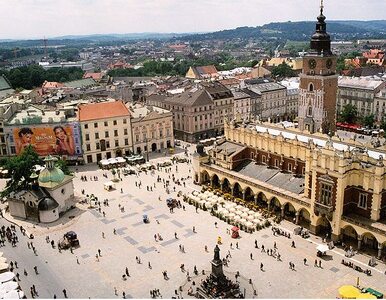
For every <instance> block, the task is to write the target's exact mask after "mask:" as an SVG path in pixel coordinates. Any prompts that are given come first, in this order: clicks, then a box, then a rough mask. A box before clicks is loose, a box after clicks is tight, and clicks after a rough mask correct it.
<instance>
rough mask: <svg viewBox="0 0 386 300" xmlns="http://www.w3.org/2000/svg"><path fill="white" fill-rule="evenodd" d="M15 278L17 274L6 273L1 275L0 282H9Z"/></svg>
mask: <svg viewBox="0 0 386 300" xmlns="http://www.w3.org/2000/svg"><path fill="white" fill-rule="evenodd" d="M14 277H15V274H13V273H12V272H5V273H1V274H0V282H7V281H10V280H12V279H13V278H14Z"/></svg>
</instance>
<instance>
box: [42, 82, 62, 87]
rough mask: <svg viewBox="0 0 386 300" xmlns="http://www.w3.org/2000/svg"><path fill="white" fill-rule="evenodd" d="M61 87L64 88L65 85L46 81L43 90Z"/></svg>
mask: <svg viewBox="0 0 386 300" xmlns="http://www.w3.org/2000/svg"><path fill="white" fill-rule="evenodd" d="M59 87H64V84H63V83H60V82H55V81H44V82H43V85H42V88H43V89H50V88H51V89H53V88H59Z"/></svg>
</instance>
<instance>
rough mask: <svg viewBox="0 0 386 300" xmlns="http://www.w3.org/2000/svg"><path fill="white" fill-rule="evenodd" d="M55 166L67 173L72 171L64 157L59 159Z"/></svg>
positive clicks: (69, 173)
mask: <svg viewBox="0 0 386 300" xmlns="http://www.w3.org/2000/svg"><path fill="white" fill-rule="evenodd" d="M55 166H56V167H58V168H59V169H61V170H62V171H63V173H64V174H65V175H71V171H70V169H69V168H68V165H67V162H66V161H65V160H63V159H58V160H57V161H56V163H55Z"/></svg>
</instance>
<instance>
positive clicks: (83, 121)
mask: <svg viewBox="0 0 386 300" xmlns="http://www.w3.org/2000/svg"><path fill="white" fill-rule="evenodd" d="M130 117H131V114H130V111H129V110H128V108H127V107H126V106H125V104H124V103H123V102H122V101H114V102H101V103H90V104H84V105H80V106H79V123H80V127H81V132H82V150H83V158H84V160H85V162H86V163H95V162H99V161H100V160H102V159H109V158H112V157H119V156H123V155H129V154H131V153H133V152H134V151H133V150H134V149H133V142H132V141H133V139H132V133H131V121H130Z"/></svg>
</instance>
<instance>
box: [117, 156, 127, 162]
mask: <svg viewBox="0 0 386 300" xmlns="http://www.w3.org/2000/svg"><path fill="white" fill-rule="evenodd" d="M116 160H117V162H119V163H125V162H126V159H124V158H123V157H117V158H116Z"/></svg>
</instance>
